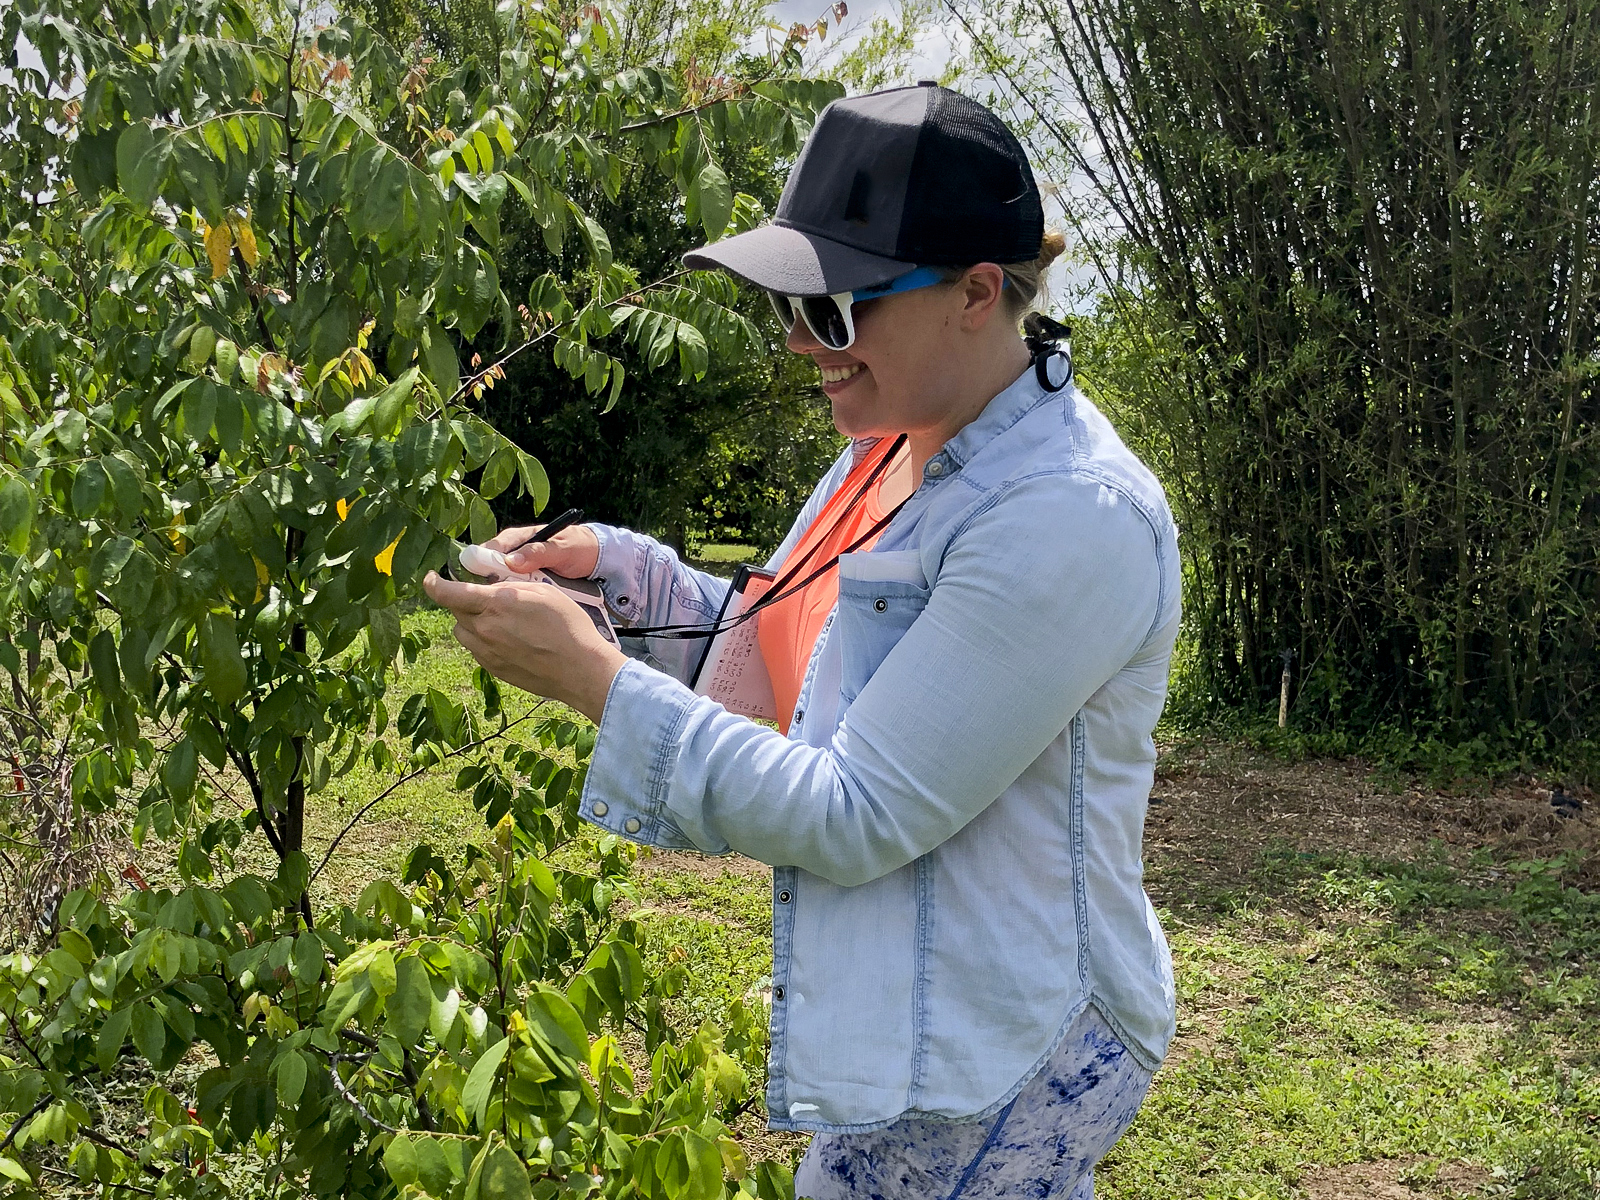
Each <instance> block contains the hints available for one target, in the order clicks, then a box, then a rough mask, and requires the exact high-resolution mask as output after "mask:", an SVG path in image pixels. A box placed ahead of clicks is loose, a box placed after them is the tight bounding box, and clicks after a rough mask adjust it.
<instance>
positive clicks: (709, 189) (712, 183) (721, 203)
mask: <svg viewBox="0 0 1600 1200" xmlns="http://www.w3.org/2000/svg"><path fill="white" fill-rule="evenodd" d="M698 183H699V190H700V225H701V227H702V228H703V229H704V230H705V231H706V237H708V238H710V239H711V240H713V241H715V240H716V239H717V238H720V237H721V236H722V235H723V234H724V233H726V232H727V231H728V220H729V219H730V218H731V217H732V216H733V187H732V185H731V184H729V183H728V176H727V175H726V174H724V172H723V170H722V168H721V167H719V166H717V164H716V163H707V164H706V165H705V166H703V167H701V168H700V177H699V180H698Z"/></svg>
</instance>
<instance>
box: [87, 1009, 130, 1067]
mask: <svg viewBox="0 0 1600 1200" xmlns="http://www.w3.org/2000/svg"><path fill="white" fill-rule="evenodd" d="M132 1023H133V1008H132V1007H128V1008H119V1009H117V1010H116V1012H114V1013H112V1014H111V1015H110V1016H109V1017H107V1018H106V1022H105V1024H104V1025H102V1026H100V1035H99V1036H98V1037H97V1038H96V1039H95V1046H94V1057H95V1061H96V1062H98V1063H99V1064H100V1069H101V1070H102V1071H104V1072H106V1073H107V1074H110V1072H111V1068H112V1067H113V1066H115V1065H116V1061H117V1056H118V1055H120V1054H121V1053H122V1043H123V1042H125V1041H127V1040H128V1028H129V1026H130V1025H131V1024H132Z"/></svg>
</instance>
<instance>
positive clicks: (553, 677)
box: [422, 571, 628, 725]
mask: <svg viewBox="0 0 1600 1200" xmlns="http://www.w3.org/2000/svg"><path fill="white" fill-rule="evenodd" d="M422 587H423V590H424V591H426V592H427V593H428V595H429V597H430V598H431V599H432V600H433V602H434V603H435V604H438V605H440V606H442V607H444V608H448V609H449V610H450V611H451V612H452V613H453V614H454V615H455V618H456V629H455V634H456V640H457V641H458V642H460V643H461V644H462V645H463V646H465V647H466V648H467V650H468V652H469V653H470V654H471V655H472V657H473V658H475V659H477V660H478V662H479V663H480V664H481V665H482V666H483V668H484V670H486V671H488V672H489V673H490V674H491V675H493V676H495V677H496V678H498V679H503V680H505V681H506V682H507V683H509V684H512V685H513V686H515V687H519V688H521V689H523V691H526V692H532V693H533V694H534V695H536V696H548V697H550V698H551V699H553V700H560V701H561V702H562V703H563V704H567V705H570V706H571V707H573V708H575V709H577V710H578V711H579V712H581V713H582V714H583V715H584V716H586V717H588V718H589V719H590V720H591V721H593V722H595V724H597V725H598V724H599V723H600V714H601V713H602V712H603V711H604V709H605V705H606V695H607V693H609V692H610V690H611V681H612V680H613V679H615V678H616V674H617V672H618V671H619V670H621V669H622V665H623V664H624V663H625V662H627V661H628V660H627V658H626V657H624V655H623V653H622V651H620V650H618V649H617V648H616V647H615V646H613V645H612V644H611V643H610V642H608V641H606V640H605V639H604V638H603V637H601V636H600V633H599V631H598V630H596V629H595V627H594V623H593V622H592V621H590V620H589V618H588V617H587V616H585V615H584V612H583V609H581V608H579V607H578V604H577V602H576V601H574V600H572V599H570V598H569V597H567V596H564V595H562V594H561V590H560V589H559V588H557V587H554V586H552V585H550V584H548V583H523V582H518V581H506V582H503V583H490V584H481V583H458V582H455V581H454V580H449V579H441V578H440V577H439V576H438V574H437V573H436V572H433V571H429V572H428V575H427V578H425V579H424V580H423V581H422Z"/></svg>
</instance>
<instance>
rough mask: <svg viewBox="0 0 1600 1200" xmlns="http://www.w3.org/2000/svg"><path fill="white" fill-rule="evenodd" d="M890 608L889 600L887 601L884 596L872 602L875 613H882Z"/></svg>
mask: <svg viewBox="0 0 1600 1200" xmlns="http://www.w3.org/2000/svg"><path fill="white" fill-rule="evenodd" d="M888 607H889V602H888V601H887V600H885V599H884V598H883V597H882V596H879V597H878V598H877V599H876V600H874V601H873V602H872V611H873V612H882V611H883V610H884V609H886V608H888Z"/></svg>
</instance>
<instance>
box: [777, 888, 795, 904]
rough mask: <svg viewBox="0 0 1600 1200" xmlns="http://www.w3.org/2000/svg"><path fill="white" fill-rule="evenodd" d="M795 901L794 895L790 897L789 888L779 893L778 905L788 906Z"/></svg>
mask: <svg viewBox="0 0 1600 1200" xmlns="http://www.w3.org/2000/svg"><path fill="white" fill-rule="evenodd" d="M793 899H794V897H793V896H792V895H790V893H789V889H788V888H784V889H783V891H781V892H779V893H778V903H779V904H787V903H789V901H790V900H793Z"/></svg>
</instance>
